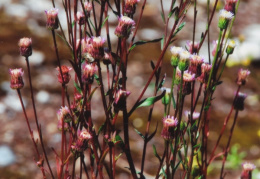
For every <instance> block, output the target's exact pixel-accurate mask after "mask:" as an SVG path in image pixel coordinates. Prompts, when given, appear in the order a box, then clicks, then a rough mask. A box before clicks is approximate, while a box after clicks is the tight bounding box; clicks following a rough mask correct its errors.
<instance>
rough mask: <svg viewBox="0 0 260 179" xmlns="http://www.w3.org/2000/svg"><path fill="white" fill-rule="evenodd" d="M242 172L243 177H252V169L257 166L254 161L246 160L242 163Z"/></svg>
mask: <svg viewBox="0 0 260 179" xmlns="http://www.w3.org/2000/svg"><path fill="white" fill-rule="evenodd" d="M242 168H243V171H242V174H241V177H240V178H241V179H251V178H252V171H253V170H254V169H255V168H256V166H255V165H254V164H252V163H249V162H246V163H243V164H242Z"/></svg>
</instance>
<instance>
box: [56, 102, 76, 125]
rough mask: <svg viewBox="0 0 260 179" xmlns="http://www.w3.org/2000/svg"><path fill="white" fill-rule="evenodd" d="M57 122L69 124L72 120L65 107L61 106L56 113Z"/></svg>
mask: <svg viewBox="0 0 260 179" xmlns="http://www.w3.org/2000/svg"><path fill="white" fill-rule="evenodd" d="M57 116H58V120H60V121H64V122H70V121H71V119H72V116H71V114H70V110H69V108H68V107H67V106H64V107H63V106H62V107H61V108H60V109H59V110H58V112H57Z"/></svg>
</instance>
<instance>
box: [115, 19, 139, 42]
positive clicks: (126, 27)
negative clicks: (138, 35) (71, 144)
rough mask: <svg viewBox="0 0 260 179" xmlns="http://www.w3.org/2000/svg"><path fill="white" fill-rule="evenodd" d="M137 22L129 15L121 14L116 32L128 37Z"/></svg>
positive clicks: (120, 35) (119, 35) (118, 34)
mask: <svg viewBox="0 0 260 179" xmlns="http://www.w3.org/2000/svg"><path fill="white" fill-rule="evenodd" d="M134 25H135V22H134V20H132V19H131V18H129V17H127V16H123V15H121V17H120V18H119V23H118V25H117V27H116V30H115V34H116V35H117V36H118V37H125V38H128V37H129V35H130V33H131V31H132V29H133V28H134Z"/></svg>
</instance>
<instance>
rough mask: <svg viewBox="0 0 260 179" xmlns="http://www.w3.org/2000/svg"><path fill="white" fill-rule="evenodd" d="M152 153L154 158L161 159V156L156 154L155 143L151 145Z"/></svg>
mask: <svg viewBox="0 0 260 179" xmlns="http://www.w3.org/2000/svg"><path fill="white" fill-rule="evenodd" d="M153 154H154V156H155V157H156V158H158V159H159V161H161V157H160V156H159V155H158V153H157V150H156V147H155V145H153Z"/></svg>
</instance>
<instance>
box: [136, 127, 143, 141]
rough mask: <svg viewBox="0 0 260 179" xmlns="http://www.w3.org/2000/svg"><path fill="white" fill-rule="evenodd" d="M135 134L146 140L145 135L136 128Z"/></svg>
mask: <svg viewBox="0 0 260 179" xmlns="http://www.w3.org/2000/svg"><path fill="white" fill-rule="evenodd" d="M135 132H136V133H137V134H138V135H140V136H141V137H142V138H143V139H144V135H143V134H142V133H141V132H140V131H138V130H137V129H136V128H135Z"/></svg>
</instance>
